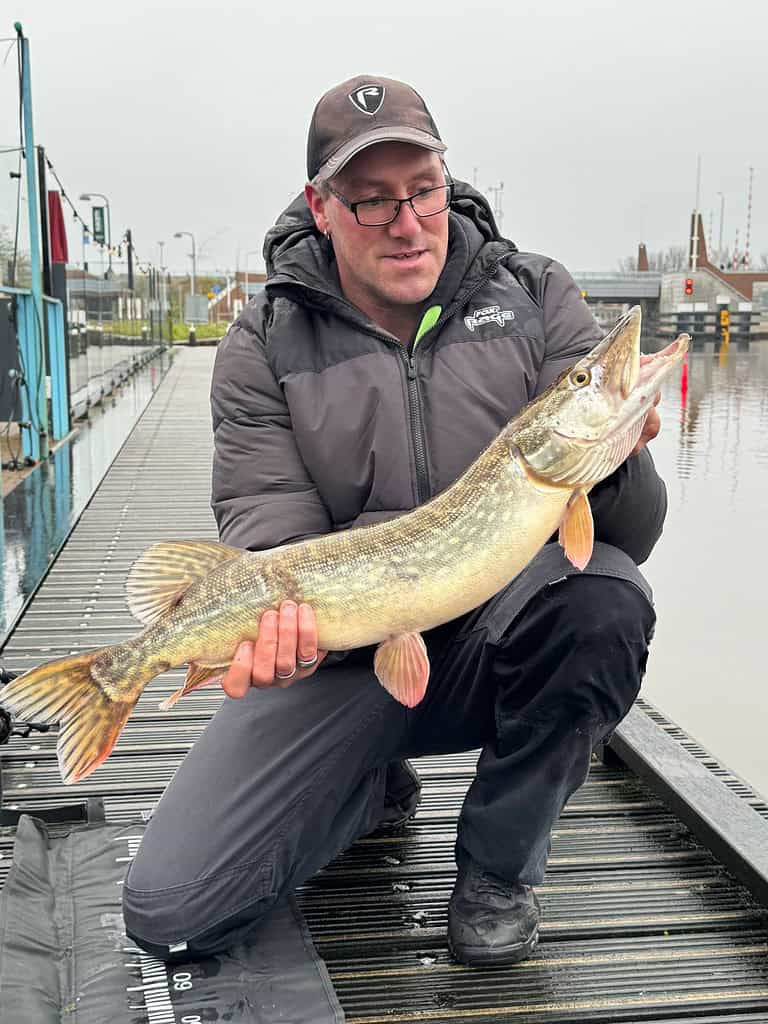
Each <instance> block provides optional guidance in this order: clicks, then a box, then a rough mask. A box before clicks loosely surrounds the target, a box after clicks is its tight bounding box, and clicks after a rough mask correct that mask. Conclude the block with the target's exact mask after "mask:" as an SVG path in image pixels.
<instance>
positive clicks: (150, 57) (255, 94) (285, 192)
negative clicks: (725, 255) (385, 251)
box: [0, 0, 768, 273]
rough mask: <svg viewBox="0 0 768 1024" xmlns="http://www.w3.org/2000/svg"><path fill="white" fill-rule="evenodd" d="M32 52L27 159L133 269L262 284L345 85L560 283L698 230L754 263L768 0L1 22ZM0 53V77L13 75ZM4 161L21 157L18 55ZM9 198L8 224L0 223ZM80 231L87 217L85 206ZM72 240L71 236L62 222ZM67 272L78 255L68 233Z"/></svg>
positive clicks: (2, 203)
mask: <svg viewBox="0 0 768 1024" xmlns="http://www.w3.org/2000/svg"><path fill="white" fill-rule="evenodd" d="M3 11H4V18H3V22H2V24H0V37H5V36H11V35H12V34H13V21H14V20H16V19H18V20H20V21H21V22H22V23H23V26H24V31H25V34H26V35H27V36H28V37H29V39H30V45H31V61H32V74H33V101H34V108H35V131H36V141H37V142H38V143H40V144H43V145H45V146H46V148H47V151H48V154H49V156H50V158H51V160H52V161H53V163H54V166H55V167H56V169H57V171H58V173H59V175H60V176H61V178H62V180H63V182H64V186H65V188H66V189H67V191H68V192H70V193H71V194H72V195H73V196H75V197H77V196H78V195H79V194H80V192H83V191H88V190H97V191H100V192H104V193H106V194H107V195H108V196H109V198H110V202H111V205H112V217H113V234H117V233H118V231H120V232H122V230H123V229H124V228H125V227H127V226H130V227H131V228H132V229H133V232H134V237H135V242H136V247H137V250H138V252H139V254H140V256H141V257H142V258H143V259H151V260H153V261H157V260H158V256H159V250H158V247H157V245H156V243H157V241H158V240H164V241H167V242H168V244H167V246H166V248H165V262H166V263H167V264H169V265H170V266H171V268H172V269H174V270H182V269H188V267H189V261H188V259H187V258H186V254H187V253H188V251H189V244H188V241H187V240H174V239H173V237H172V236H173V233H174V231H178V230H186V231H192V232H194V234H195V236H196V239H197V244H198V247H199V249H201V250H202V251H201V252H200V257H199V270H200V272H201V273H203V272H212V271H214V270H219V271H220V270H223V269H225V268H229V269H232V268H233V267H234V266H235V264H236V261H237V260H238V254H239V261H240V266H241V267H243V266H244V263H245V254H246V252H251V253H252V255H250V256H249V266H250V268H251V269H253V270H256V269H261V268H262V267H263V262H262V258H261V247H262V240H263V236H264V232H265V230H266V229H267V228H268V227H269V225H270V224H272V223H273V221H274V220H275V218H276V216H277V215H278V214H279V212H280V211H281V210H282V209H283V208H284V207H285V206H286V205H287V204H288V202H289V201H290V199H291V198H292V197H293V196H294V195H295V194H296V193H297V192H298V191H299V190H300V189H301V188H302V186H303V183H304V180H305V173H306V170H305V147H306V134H307V128H308V124H309V118H310V116H311V113H312V108H313V106H314V104H315V102H316V100H317V98H318V97H319V96H320V95H321V94H322V93H323V92H324V91H325V90H326V89H327V88H329V87H330V86H332V85H334V84H335V83H337V82H339V81H342V80H344V79H346V78H348V77H351V76H352V75H355V74H371V75H373V76H375V75H376V74H380V75H386V76H388V77H392V78H399V79H402V80H404V81H407V82H409V83H410V84H412V85H413V86H414V87H416V88H417V89H418V90H419V91H420V92H421V94H422V95H423V96H424V97H425V99H426V101H427V104H428V105H429V107H430V109H431V111H432V114H433V116H434V118H435V120H436V122H437V124H438V127H439V129H440V132H441V134H442V136H443V139H444V140H445V141H446V143H447V145H448V152H447V154H446V157H447V162H448V166H449V167H450V169H451V171H452V173H453V174H454V176H455V177H458V178H463V179H464V180H467V181H470V182H472V180H473V177H474V175H475V168H477V172H476V173H477V184H478V187H479V188H480V189H481V190H482V191H485V190H487V188H488V186H491V185H498V184H499V182H501V181H503V183H504V194H503V195H504V201H503V214H504V218H503V232H504V234H505V235H507V237H509V238H512V239H513V240H514V241H515V242H516V243H517V244H518V246H519V247H520V248H521V249H527V250H532V251H536V252H543V253H546V254H548V255H551V256H554V257H556V258H558V259H560V260H562V261H563V262H564V263H565V264H566V265H567V266H568V267H569V268H570V269H572V270H600V269H616V263H617V260H618V259H619V258H620V257H622V256H626V255H629V254H632V253H634V252H635V251H636V248H637V243H638V241H640V240H644V241H645V242H646V243H647V245H648V247H649V249H652V250H655V249H661V248H665V247H666V246H668V245H673V244H684V243H685V241H686V234H687V230H688V218H689V216H690V212H691V210H692V208H693V206H694V203H695V199H696V166H697V156H698V155H699V154H701V157H702V182H701V209H702V211H703V214H704V218H705V226H707V227H708V225H709V216H710V211H712V213H713V214H714V236H715V240H717V237H718V234H719V229H720V198H719V196H718V195H717V193H718V192H722V193H724V195H725V225H724V227H725V231H724V236H725V240H726V242H728V243H730V244H733V240H734V234H735V231H736V229H737V227H738V228H739V232H740V238H741V241H742V242H743V239H744V230H745V226H746V207H747V183H748V174H749V166H750V165H753V166H754V168H755V178H754V198H753V211H752V247H751V248H752V252H753V253H754V254H755V255H756V256H758V257H759V254H760V253H761V252H766V251H768V130H767V129H766V122H767V121H768V116H767V112H766V106H767V99H768V52H767V51H766V45H767V40H768V2H766V0H731V2H730V3H728V4H724V3H721V2H712V0H699V2H697V3H694V2H692V0H666V2H659V0H643V2H633V3H627V2H617V0H614V2H611V3H608V2H598V0H580V2H578V3H575V2H573V0H548V2H547V3H536V2H534V0H528V2H526V3H524V4H523V3H518V2H514V0H507V2H498V3H491V2H488V0H474V2H467V0H464V2H462V3H457V2H455V0H444V2H442V3H440V2H436V0H431V2H429V3H417V2H413V0H411V2H408V3H405V2H402V0H385V2H383V3H365V2H361V0H354V2H353V0H313V2H312V3H308V2H293V0H281V2H279V3H269V4H264V3H255V2H254V0H250V2H238V0H219V2H218V3H206V4H201V3H198V2H195V0H187V2H185V3H179V2H176V0H172V2H167V0H155V2H154V3H151V4H150V3H148V2H146V0H132V2H130V3H114V2H107V3H105V2H104V0H100V2H98V3H97V2H95V0H67V2H66V3H53V2H52V0H37V2H35V0H9V2H7V3H5V4H3ZM6 50H7V44H3V45H2V51H1V52H0V57H2V56H5V53H6ZM0 88H1V89H2V92H1V93H0V97H1V100H2V102H0V147H2V146H4V145H13V144H15V139H16V138H17V129H16V127H15V116H16V98H15V88H16V83H15V67H14V57H13V54H11V56H10V57H9V58H8V60H7V62H6V64H5V66H4V67H2V69H1V70H0ZM1 166H2V174H3V177H4V178H5V179H6V181H4V182H3V187H2V190H0V224H2V223H6V224H7V223H8V222H9V219H10V211H9V203H8V201H7V198H4V197H7V196H8V188H7V169H6V168H7V166H8V161H7V158H6V159H5V160H4V162H3V163H2V165H1ZM78 205H79V206H80V209H81V212H82V213H83V215H87V213H88V210H87V204H85V203H79V204H78ZM67 224H68V226H69V225H70V224H71V221H70V220H69V219H68V220H67ZM70 246H71V255H72V258H73V259H75V260H77V259H79V258H80V244H79V232H76V231H75V230H74V227H73V228H72V229H71V230H70Z"/></svg>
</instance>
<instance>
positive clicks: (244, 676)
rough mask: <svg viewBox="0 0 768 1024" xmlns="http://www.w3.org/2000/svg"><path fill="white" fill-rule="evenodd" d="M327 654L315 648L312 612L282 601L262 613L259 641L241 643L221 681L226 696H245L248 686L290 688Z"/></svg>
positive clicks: (315, 625) (314, 668)
mask: <svg viewBox="0 0 768 1024" xmlns="http://www.w3.org/2000/svg"><path fill="white" fill-rule="evenodd" d="M327 653H328V652H327V651H318V649H317V623H316V621H315V613H314V611H313V610H312V608H311V607H310V606H309V605H308V604H300V605H297V604H296V603H295V602H294V601H283V603H282V604H281V605H280V611H279V612H274V611H269V612H264V614H263V615H262V617H261V622H260V623H259V635H258V639H257V640H256V642H255V643H254V642H253V641H251V640H244V641H243V643H241V644H240V646H239V647H238V648H237V651H236V653H235V657H234V659H233V661H232V664H231V665H230V666H229V668H228V669H227V672H226V675H225V676H224V678H223V679H222V681H221V685H222V686H223V687H224V692H225V693H226V694H227V696H228V697H244V696H245V695H246V693H247V692H248V690H249V689H250V688H251V686H256V687H258V688H259V689H261V688H264V687H268V686H280V687H285V686H290V685H291V683H295V682H296V680H297V679H306V678H307V676H311V675H312V673H313V672H314V671H315V670H316V669H317V667H318V665H319V664H320V662H321V661H322V660H323V658H324V657H325V656H326V654H327Z"/></svg>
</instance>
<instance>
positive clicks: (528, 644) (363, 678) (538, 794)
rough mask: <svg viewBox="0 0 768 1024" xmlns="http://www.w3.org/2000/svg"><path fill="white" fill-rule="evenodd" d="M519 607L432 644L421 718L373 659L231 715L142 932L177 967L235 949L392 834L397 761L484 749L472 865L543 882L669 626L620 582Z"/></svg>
mask: <svg viewBox="0 0 768 1024" xmlns="http://www.w3.org/2000/svg"><path fill="white" fill-rule="evenodd" d="M510 593H511V591H510V590H507V591H502V592H501V593H500V594H498V595H497V596H496V597H495V598H493V599H492V600H491V601H490V602H488V604H486V605H484V606H483V607H482V608H480V609H478V610H477V611H475V612H473V613H471V614H470V615H469V616H467V617H466V618H464V619H461V620H457V621H456V622H452V623H449V624H447V625H446V626H442V627H440V628H438V629H436V630H433V631H432V632H431V633H428V634H426V636H425V639H426V641H427V647H428V650H429V654H430V662H431V666H432V671H431V675H430V681H429V687H428V689H427V694H426V697H425V698H424V700H423V701H422V703H421V704H420V705H419V706H418V707H416V708H414V709H412V710H408V709H407V708H404V707H402V706H401V705H400V704H398V703H397V702H395V701H394V700H393V699H392V698H391V697H390V696H389V694H387V693H386V691H385V690H384V689H383V688H382V687H381V686H380V685H379V683H378V682H377V680H376V678H375V676H374V675H373V672H372V670H371V655H372V652H371V651H370V650H365V651H358V652H355V653H354V654H353V655H352V656H350V657H349V658H348V659H347V661H346V662H344V663H342V664H341V665H338V666H336V667H333V668H328V669H326V670H321V671H319V672H317V673H316V674H315V675H314V676H312V677H310V678H309V679H306V680H303V681H300V682H297V683H295V684H294V685H293V686H290V687H288V688H287V689H284V690H283V689H269V690H252V691H250V693H249V694H248V695H247V696H246V697H244V698H242V699H241V700H229V699H227V700H225V702H224V704H223V705H222V707H221V709H220V710H219V711H218V712H217V713H216V715H215V716H214V718H213V719H212V721H211V722H210V724H209V725H208V727H207V729H206V730H205V732H204V733H203V735H202V736H201V737H200V739H199V740H198V741H197V743H196V744H195V746H194V748H193V749H192V750H191V751H190V753H189V754H188V756H187V758H186V759H185V761H184V762H183V764H182V765H181V766H180V768H179V770H178V771H177V773H176V775H175V776H174V778H173V780H172V781H171V783H170V785H169V786H168V789H167V791H166V792H165V794H164V795H163V797H162V799H161V800H160V802H159V804H158V806H157V809H156V811H155V814H154V816H153V817H152V819H151V821H150V823H149V825H148V827H147V831H146V833H145V836H144V839H143V841H142V843H141V847H140V849H139V851H138V853H137V855H136V857H135V859H134V862H133V864H132V865H131V868H130V871H129V873H128V877H127V879H126V884H125V886H124V892H123V901H124V904H123V905H124V914H125V921H126V927H127V930H128V934H129V935H130V936H131V937H132V938H133V939H134V940H135V941H136V942H137V943H138V944H139V945H140V946H142V947H144V948H145V949H147V950H148V951H150V952H152V953H154V954H155V955H158V956H161V957H164V958H168V957H169V956H170V953H169V948H168V947H169V946H171V945H174V944H177V943H180V942H185V943H186V944H187V946H186V949H185V953H184V955H185V956H187V957H188V956H189V955H190V954H192V955H194V954H206V953H212V952H216V951H219V950H222V949H225V948H227V947H228V946H230V945H231V944H232V943H234V942H235V941H238V940H241V939H243V938H245V937H246V936H247V935H248V932H249V930H250V929H251V928H252V927H253V926H254V924H255V923H256V922H257V921H258V920H259V919H260V918H261V917H262V916H263V914H264V913H265V912H266V911H267V910H269V908H270V907H271V906H272V905H273V904H274V903H275V902H276V900H278V899H279V898H280V896H281V895H283V894H284V893H286V892H288V891H290V890H291V889H292V888H294V887H295V886H296V885H299V884H301V883H302V882H303V881H305V880H306V879H307V878H309V877H310V876H311V875H312V874H314V873H315V872H316V871H318V870H319V869H320V868H322V867H324V866H325V865H326V864H327V863H328V862H329V861H330V860H332V859H333V857H335V856H336V855H337V854H338V853H339V852H340V851H342V850H344V849H345V848H346V847H348V846H349V845H350V844H351V843H353V842H354V840H355V839H356V838H358V837H359V836H361V835H364V834H366V833H367V832H370V831H371V830H373V829H374V828H375V826H376V824H377V822H378V821H379V818H380V816H381V813H382V808H383V803H384V783H385V774H386V765H387V763H388V762H389V761H391V760H394V759H397V758H401V757H411V756H418V755H421V754H439V753H453V752H456V751H462V750H470V749H473V748H476V747H482V754H481V757H480V760H479V763H478V767H477V774H476V777H475V779H474V781H473V783H472V785H471V786H470V789H469V792H468V793H467V796H466V799H465V801H464V806H463V808H462V811H461V816H460V818H459V827H458V840H457V857H459V858H461V857H463V856H465V855H467V854H469V855H470V856H471V857H472V858H473V859H474V860H475V861H477V862H478V863H479V864H480V865H481V866H482V867H483V868H484V869H485V870H487V871H491V872H493V873H495V874H497V875H500V876H502V877H503V878H506V879H508V880H510V881H512V880H519V881H521V882H524V883H527V884H536V883H538V882H540V881H541V880H542V878H543V876H544V869H545V866H546V861H547V856H548V853H549V842H550V831H551V829H552V826H553V824H554V823H555V821H556V820H557V818H558V816H559V814H560V812H561V810H562V808H563V806H564V804H565V802H566V800H567V799H568V797H569V796H570V794H571V793H572V792H573V791H574V790H575V789H576V788H578V786H580V785H581V784H582V783H583V782H584V780H585V778H586V776H587V772H588V770H589V763H590V757H591V751H592V748H593V747H594V745H595V744H596V743H597V742H598V741H600V740H601V739H603V738H604V737H605V736H606V735H608V734H609V733H610V732H611V731H612V729H613V728H614V727H615V726H616V724H617V723H618V722H619V721H620V720H621V718H623V716H624V715H625V714H626V712H627V711H628V710H629V708H630V706H631V704H632V701H633V699H634V698H635V696H636V694H637V692H638V690H639V687H640V682H641V678H642V675H643V672H644V669H645V663H646V658H647V651H648V642H649V640H650V636H651V632H652V628H653V623H654V613H653V609H652V607H651V605H650V604H649V602H648V600H647V599H646V597H645V596H644V595H643V594H642V593H641V592H640V590H639V589H637V588H636V587H635V586H634V585H633V584H631V583H629V582H627V581H626V580H622V579H614V578H611V577H605V576H591V575H582V576H569V577H568V578H567V579H563V580H561V581H559V582H557V583H553V584H549V585H547V586H544V587H543V588H542V589H541V590H539V591H538V592H537V593H536V594H535V596H534V597H533V598H532V599H531V600H529V601H528V602H527V604H526V605H525V607H523V608H522V610H521V609H520V608H519V607H517V606H515V603H514V601H513V600H512V598H511V597H509V594H510ZM189 699H192V700H194V697H192V698H189Z"/></svg>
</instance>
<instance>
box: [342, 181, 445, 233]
mask: <svg viewBox="0 0 768 1024" xmlns="http://www.w3.org/2000/svg"><path fill="white" fill-rule="evenodd" d="M453 185H454V183H453V182H452V181H446V182H445V183H444V184H443V185H434V186H433V187H432V188H421V189H419V191H418V192H414V193H413V195H412V196H406V197H405V198H404V199H395V198H394V196H376V197H375V198H376V199H377V200H382V199H384V200H386V201H387V202H391V203H397V207H396V209H395V213H394V216H392V217H390V218H389V220H383V221H381V223H379V224H363V222H362V221H361V220H360V217H359V216H358V213H357V208H358V207H359V206H364V205H365V204H366V203H369V202H370V201H371V200H370V199H361V200H359V201H358V202H354V203H352V202H350V201H349V199H347V197H346V196H343V195H342V194H341V192H337V191H336V189H335V188H334V187H333V186H332V185H328V191H329V192H330V193H331V195H332V196H334V198H336V199H338V201H339V202H340V203H341V205H342V206H346V208H347V209H348V210H349V211H350V212H351V213H352V214H353V215H354V218H355V220H356V221H357V223H358V224H359V225H360V227H361V228H383V227H386V226H387V224H392V223H394V221H396V220H397V218H398V217H399V216H400V209H401V207H402V205H403V203H408V205H409V206H410V208H411V210H412V211H413V214H414V216H416V217H418V218H419V220H426V219H427V217H436V216H437V215H438V214H439V213H445V211H446V210H447V209H449V208H450V205H451V203H452V202H453ZM439 188H447V189H448V202H447V203H446V204H445V206H444V207H443V208H442V210H435V212H434V213H419V211H418V210H417V209H416V208H415V207H414V205H413V200H414V199H416V198H417V196H423V195H424V194H425V193H427V192H436V191H437V190H438V189H439Z"/></svg>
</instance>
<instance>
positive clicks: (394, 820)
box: [376, 761, 421, 830]
mask: <svg viewBox="0 0 768 1024" xmlns="http://www.w3.org/2000/svg"><path fill="white" fill-rule="evenodd" d="M420 803H421V780H420V779H419V776H418V774H417V773H416V769H415V768H414V767H413V765H412V764H411V763H410V761H390V763H389V764H388V765H387V788H386V792H385V794H384V813H383V814H382V816H381V819H380V821H379V823H378V825H377V826H376V827H377V829H384V830H390V829H395V828H401V827H402V826H403V825H405V824H406V822H408V821H410V820H411V818H412V817H413V816H414V814H415V813H416V808H417V807H418V806H419V804H420Z"/></svg>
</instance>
